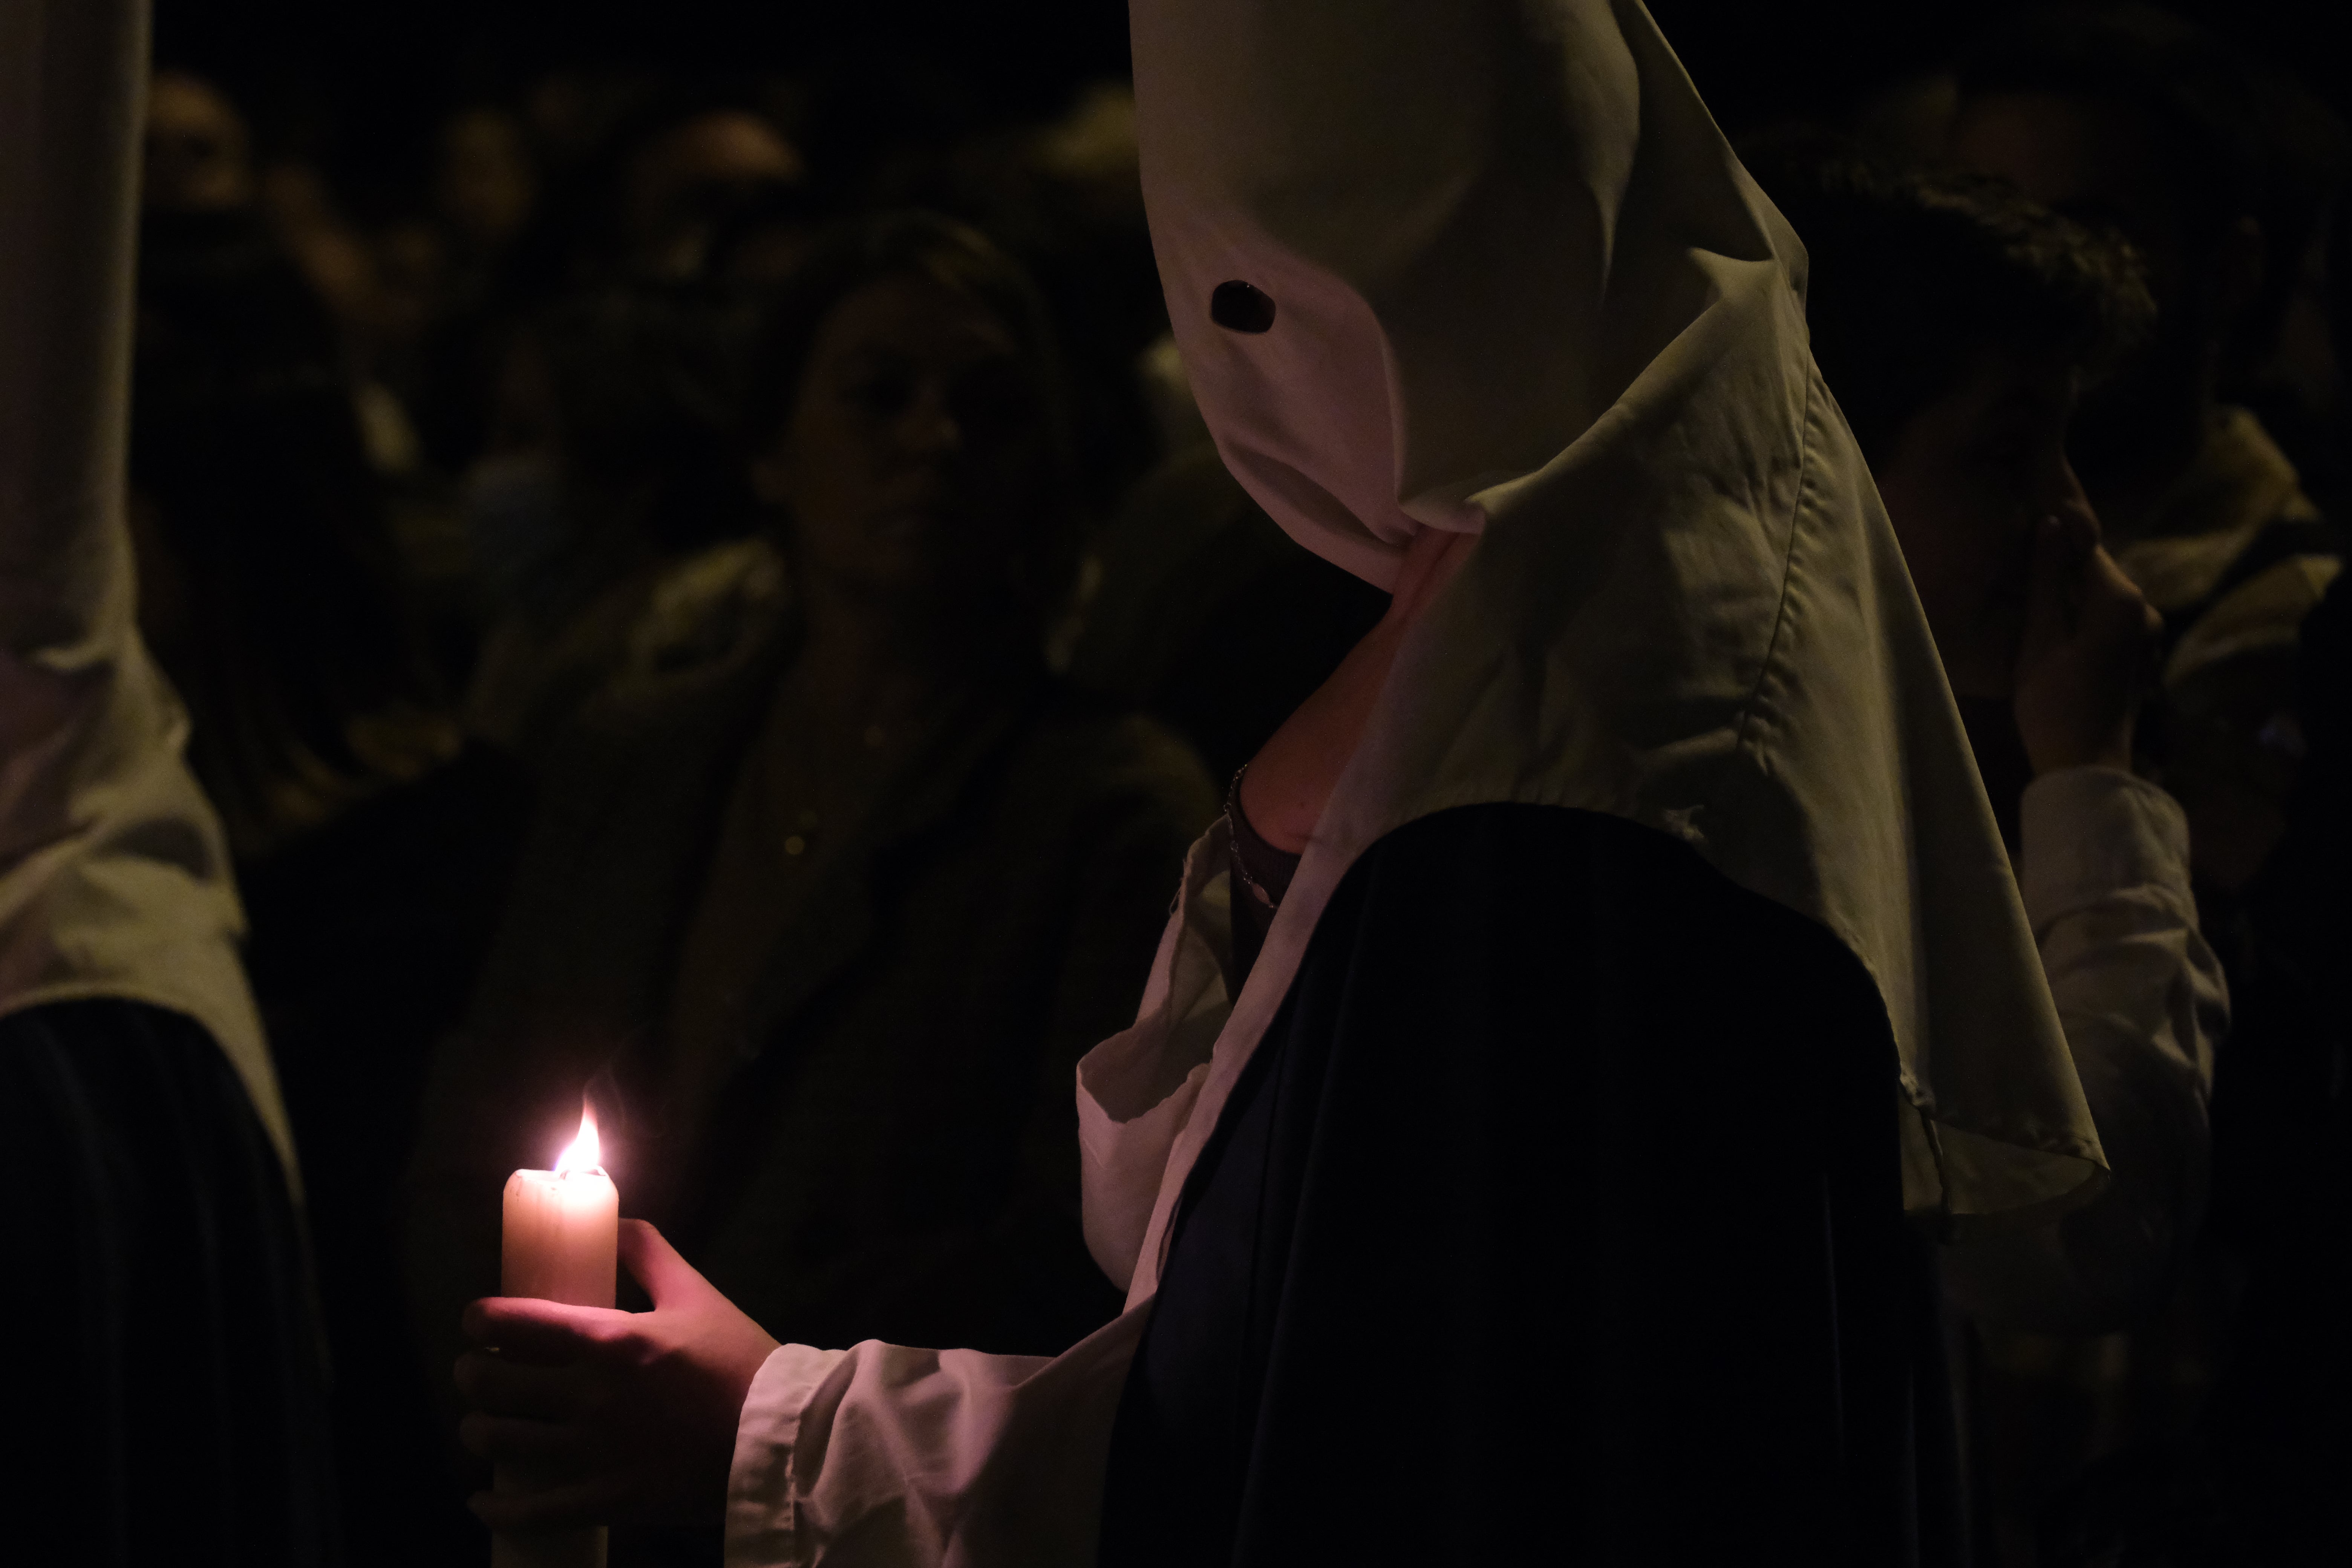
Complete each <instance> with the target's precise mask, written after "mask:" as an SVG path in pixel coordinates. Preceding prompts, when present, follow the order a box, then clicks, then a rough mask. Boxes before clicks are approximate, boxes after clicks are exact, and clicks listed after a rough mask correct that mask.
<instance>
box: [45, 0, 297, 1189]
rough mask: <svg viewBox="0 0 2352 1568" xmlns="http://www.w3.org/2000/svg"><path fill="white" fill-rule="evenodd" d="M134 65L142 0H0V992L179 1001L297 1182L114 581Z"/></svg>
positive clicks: (235, 927)
mask: <svg viewBox="0 0 2352 1568" xmlns="http://www.w3.org/2000/svg"><path fill="white" fill-rule="evenodd" d="M146 84H147V6H146V5H145V3H144V0H0V1013H12V1012H16V1011H18V1010H20V1009H23V1008H26V1007H34V1006H38V1005H42V1004H44V1003H50V1002H68V1001H76V1000H80V999H84V998H89V997H100V996H106V997H121V998H127V999H129V1000H132V1001H137V1002H146V1003H152V1005H156V1006H158V1007H166V1008H170V1009H172V1010H173V1011H174V1012H178V1013H184V1014H185V1015H187V1016H189V1017H192V1018H194V1020H195V1021H196V1022H197V1023H199V1024H202V1025H203V1026H205V1030H206V1031H207V1032H208V1033H209V1034H210V1035H211V1036H212V1037H213V1039H214V1040H215V1041H216V1042H217V1043H218V1044H219V1046H220V1047H221V1049H222V1051H224V1052H225V1053H226V1055H227V1057H228V1058H229V1060H230V1062H231V1063H232V1064H234V1065H235V1067H236V1070H237V1074H238V1076H239V1077H240V1078H241V1079H243V1080H244V1082H245V1088H246V1092H247V1094H248V1095H250V1096H251V1098H252V1100H253V1106H254V1110H256V1111H257V1113H258V1114H259V1115H260V1118H261V1124H262V1126H263V1127H264V1128H266V1129H267V1130H268V1133H269V1136H270V1140H271V1142H274V1143H275V1144H276V1145H277V1148H278V1155H279V1157H280V1158H281V1159H282V1160H284V1161H285V1163H286V1169H287V1176H288V1180H289V1184H294V1183H295V1166H294V1141H293V1135H292V1131H291V1130H290V1128H289V1125H288V1122H287V1120H286V1110H285V1107H284V1104H283V1103H282V1102H281V1100H280V1099H279V1097H278V1080H277V1076H276V1073H275V1072H274V1070H273V1069H272V1068H271V1066H270V1061H269V1053H268V1048H267V1047H265V1045H264V1044H263V1041H262V1034H261V1020H260V1017H259V1016H258V1015H257V1013H256V1012H255V1010H254V1005H253V998H252V994H251V993H250V992H249V991H248V990H247V987H246V983H245V973H244V970H243V969H242V967H241V966H240V964H239V963H238V958H237V952H236V943H237V941H238V939H239V938H240V937H241V936H242V934H243V931H244V916H243V914H242V912H241V910H239V908H238V905H237V899H236V888H235V885H234V884H233V883H232V881H231V879H230V870H229V858H228V847H227V841H226V838H225V837H223V835H222V832H221V827H220V823H219V820H218V819H217V818H216V817H215V815H214V813H213V809H212V806H211V805H210V804H209V803H208V802H207V801H206V800H205V797H204V795H203V794H202V793H201V792H200V791H199V790H198V789H197V787H196V781H195V779H194V775H193V774H191V773H189V772H188V769H187V766H186V764H185V763H184V761H183V760H182V755H181V752H182V749H183V746H184V743H185V742H186V739H187V730H188V724H187V716H186V713H185V712H184V710H183V709H182V708H181V706H180V703H179V700H178V698H177V697H176V696H174V695H173V691H172V689H171V688H170V686H169V685H167V684H166V683H165V681H164V679H163V675H162V673H161V672H160V671H159V670H157V668H155V664H154V661H153V660H152V658H149V657H148V654H147V650H146V648H145V647H144V646H143V645H142V643H141V642H140V640H139V630H138V626H137V622H136V618H135V605H134V603H133V599H132V573H131V535H130V529H129V525H128V521H127V519H126V516H125V513H124V510H123V485H124V477H123V464H124V455H125V449H126V447H125V436H126V431H127V428H128V418H129V413H130V401H129V389H130V368H131V259H132V248H133V238H134V236H135V233H136V220H137V201H136V197H137V191H138V174H139V163H138V157H139V138H140V131H141V126H142V106H143V103H144V100H145V97H146ZM297 1190H298V1191H299V1185H298V1186H297Z"/></svg>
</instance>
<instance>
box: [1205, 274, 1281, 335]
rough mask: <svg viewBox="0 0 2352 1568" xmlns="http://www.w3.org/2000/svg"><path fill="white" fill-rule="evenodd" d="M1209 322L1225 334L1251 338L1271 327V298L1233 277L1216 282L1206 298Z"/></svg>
mask: <svg viewBox="0 0 2352 1568" xmlns="http://www.w3.org/2000/svg"><path fill="white" fill-rule="evenodd" d="M1209 320H1211V321H1214V322H1216V323H1217V325H1219V326H1221V327H1223V328H1224V329H1225V331H1229V332H1248V333H1250V334H1251V335H1252V336H1255V335H1256V334H1257V333H1259V332H1263V331H1268V330H1269V329H1271V328H1272V327H1273V325H1274V298H1273V296H1272V295H1270V294H1267V293H1266V292H1265V290H1264V289H1257V288H1254V287H1252V286H1251V285H1249V284H1247V283H1244V282H1243V281H1242V280H1241V279H1238V278H1236V279H1233V280H1232V281H1231V282H1227V283H1220V284H1218V285H1217V286H1216V288H1215V289H1213V290H1212V291H1211V292H1210V295H1209Z"/></svg>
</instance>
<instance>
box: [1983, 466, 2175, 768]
mask: <svg viewBox="0 0 2352 1568" xmlns="http://www.w3.org/2000/svg"><path fill="white" fill-rule="evenodd" d="M2163 630H2164V617H2163V616H2159V615H2158V614H2157V613H2156V611H2155V610H2154V609H2153V608H2152V607H2150V605H2148V602H2147V599H2146V598H2145V597H2144V596H2143V595H2141V593H2140V591H2139V589H2138V588H2137V587H2136V586H2135V585H2134V584H2133V583H2132V581H2131V579H2130V578H2128V577H2126V576H2125V575H2124V572H2123V568H2122V567H2120V566H2118V565H2116V559H2115V557H2114V556H2112V555H2110V554H2108V553H2107V552H2106V550H2105V548H2104V547H2103V546H2102V545H2101V544H2100V542H2099V524H2098V521H2097V520H2096V519H2095V518H2094V517H2093V516H2092V515H2091V511H2090V508H2089V506H2088V505H2087V504H2077V505H2074V506H2073V507H2070V508H2069V509H2067V510H2065V511H2064V512H2063V513H2061V514H2059V515H2057V516H2054V517H2049V518H2044V519H2043V520H2042V524H2041V527H2040V530H2039V531H2038V532H2037V533H2036V534H2035V536H2034V541H2033V562H2032V579H2031V582H2030V584H2029V586H2028V590H2027V600H2026V613H2025V630H2024V637H2022V639H2021V642H2020V645H2019V647H2018V656H2017V699H2016V710H2017V728H2018V732H2019V734H2020V735H2021V736H2022V737H2023V738H2024V741H2025V754H2026V756H2027V757H2028V759H2030V760H2031V761H2032V764H2033V772H2034V773H2035V775H2036V776H2039V775H2041V774H2042V773H2051V772H2053V771H2055V770H2057V769H2059V768H2074V767H2109V768H2126V769H2127V768H2129V767H2130V766H2131V760H2132V727H2133V725H2134V723H2135V722H2136V721H2137V718H2138V716H2139V705H2140V699H2141V697H2142V696H2143V695H2144V694H2145V693H2146V691H2147V689H2148V686H2149V685H2150V677H2151V674H2152V671H2151V670H2150V668H2149V661H2150V659H2151V658H2153V657H2154V650H2155V647H2156V644H2157V638H2158V637H2159V636H2160V635H2161V634H2162V632H2163Z"/></svg>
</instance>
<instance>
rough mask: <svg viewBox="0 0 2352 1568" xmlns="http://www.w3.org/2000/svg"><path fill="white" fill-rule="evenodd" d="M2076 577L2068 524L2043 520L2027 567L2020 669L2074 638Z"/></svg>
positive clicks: (2037, 529) (2054, 520)
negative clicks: (2072, 601) (2073, 609)
mask: <svg viewBox="0 0 2352 1568" xmlns="http://www.w3.org/2000/svg"><path fill="white" fill-rule="evenodd" d="M2074 576H2075V568H2074V548H2073V545H2072V543H2071V542H2070V541H2069V540H2068V538H2067V534H2066V528H2065V525H2064V524H2063V522H2061V521H2059V520H2058V519H2057V518H2054V517H2045V518H2043V519H2042V521H2041V522H2040V523H2039V524H2037V525H2036V527H2035V529H2034V532H2033V554H2032V560H2031V561H2030V562H2029V563H2028V564H2027V567H2026V585H2025V628H2024V635H2023V636H2022V637H2021V638H2020V639H2019V646H2018V663H2019V666H2020V668H2025V669H2031V668H2033V667H2034V666H2036V665H2038V664H2039V663H2041V662H2042V658H2044V657H2045V656H2046V655H2047V654H2048V653H2049V652H2050V650H2051V649H2053V648H2054V647H2058V646H2059V645H2061V644H2062V643H2063V642H2065V641H2066V640H2067V638H2069V637H2072V636H2073V635H2074V616H2073V614H2072V612H2071V607H2070V601H2071V599H2072V597H2073V595H2072V593H2071V589H2072V586H2073V583H2074Z"/></svg>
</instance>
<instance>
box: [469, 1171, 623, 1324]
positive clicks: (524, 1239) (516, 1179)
mask: <svg viewBox="0 0 2352 1568" xmlns="http://www.w3.org/2000/svg"><path fill="white" fill-rule="evenodd" d="M620 1250H621V1194H619V1193H618V1192H616V1191H614V1187H613V1178H612V1177H610V1176H608V1175H606V1174H605V1173H604V1172H603V1171H601V1170H598V1171H565V1172H563V1173H562V1174H560V1175H559V1174H557V1173H555V1172H553V1171H517V1172H516V1173H514V1174H513V1175H511V1176H509V1177H508V1178H507V1209H506V1242H505V1246H504V1247H502V1248H501V1249H500V1253H499V1290H500V1291H501V1292H502V1293H503V1294H505V1295H509V1296H535V1297H537V1298H538V1299H539V1300H542V1301H561V1302H562V1303H563V1304H564V1305H565V1306H567V1307H610V1306H611V1305H612V1304H613V1299H614V1296H613V1293H614V1281H615V1280H616V1279H618V1277H619V1273H618V1265H619V1258H620Z"/></svg>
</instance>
